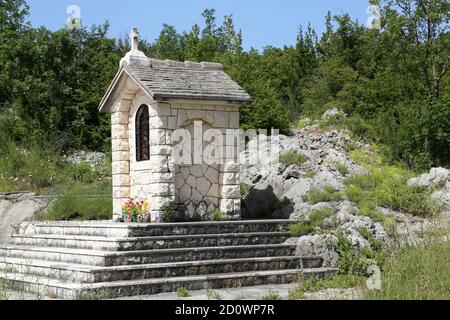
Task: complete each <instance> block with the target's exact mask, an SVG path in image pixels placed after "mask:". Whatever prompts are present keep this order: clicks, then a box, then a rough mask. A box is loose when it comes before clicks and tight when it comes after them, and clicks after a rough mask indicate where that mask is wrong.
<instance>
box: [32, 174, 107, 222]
mask: <svg viewBox="0 0 450 320" xmlns="http://www.w3.org/2000/svg"><path fill="white" fill-rule="evenodd" d="M55 191H56V192H55V196H56V198H55V199H54V200H53V201H52V203H51V204H50V207H49V209H48V210H47V212H45V213H44V214H42V215H41V216H40V218H41V219H42V220H51V221H67V220H69V221H70V220H77V221H83V220H110V219H111V217H112V187H111V182H110V181H103V182H96V183H95V184H92V185H84V184H81V183H78V182H71V183H69V184H66V185H61V186H59V187H58V188H57V189H56V190H55Z"/></svg>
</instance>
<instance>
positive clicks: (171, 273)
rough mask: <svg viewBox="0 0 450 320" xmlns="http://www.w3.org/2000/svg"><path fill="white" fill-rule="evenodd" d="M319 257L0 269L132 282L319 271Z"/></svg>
mask: <svg viewBox="0 0 450 320" xmlns="http://www.w3.org/2000/svg"><path fill="white" fill-rule="evenodd" d="M322 263H323V259H322V258H320V257H303V258H300V257H290V256H289V257H267V258H247V259H228V260H205V261H188V262H178V263H160V264H146V265H136V266H115V267H91V266H86V265H78V264H62V263H55V262H49V261H42V260H41V261H40V260H37V261H29V260H25V259H17V258H6V259H5V261H4V263H0V269H2V270H5V271H7V272H10V273H21V274H27V275H34V276H36V277H44V278H51V279H58V280H64V281H68V282H75V283H96V282H110V281H129V280H136V279H151V278H168V277H184V276H194V275H210V274H224V273H237V272H250V271H254V272H257V271H268V270H283V269H298V268H301V267H302V268H308V269H310V268H320V267H321V266H322Z"/></svg>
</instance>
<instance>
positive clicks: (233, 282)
mask: <svg viewBox="0 0 450 320" xmlns="http://www.w3.org/2000/svg"><path fill="white" fill-rule="evenodd" d="M336 272H337V270H335V269H331V268H313V269H304V270H303V271H300V270H298V269H289V270H270V271H258V272H253V271H252V272H237V273H228V274H214V275H196V276H188V277H173V278H162V279H144V280H133V281H113V282H103V283H94V284H76V283H69V282H63V281H59V280H54V279H49V278H38V277H35V276H29V275H23V274H16V273H6V274H5V276H4V278H5V281H6V283H7V285H8V286H9V287H10V288H12V289H16V290H23V291H26V292H40V293H41V294H46V295H50V296H54V297H59V298H62V299H92V298H93V297H103V298H106V299H107V298H115V297H127V296H139V295H153V294H157V293H165V292H174V291H176V290H177V289H178V288H186V289H188V290H191V291H193V290H202V289H221V288H239V287H249V286H258V285H266V284H283V283H293V282H296V281H298V278H299V275H302V277H303V278H305V279H307V278H309V277H318V278H325V277H328V276H331V275H333V274H335V273H336Z"/></svg>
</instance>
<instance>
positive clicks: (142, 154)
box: [136, 105, 150, 161]
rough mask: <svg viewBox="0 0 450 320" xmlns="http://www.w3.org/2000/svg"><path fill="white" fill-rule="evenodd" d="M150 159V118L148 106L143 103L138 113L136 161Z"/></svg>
mask: <svg viewBox="0 0 450 320" xmlns="http://www.w3.org/2000/svg"><path fill="white" fill-rule="evenodd" d="M148 160H150V118H149V112H148V106H146V105H142V106H140V107H139V110H138V112H137V114H136V161H148Z"/></svg>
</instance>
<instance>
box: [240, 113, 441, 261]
mask: <svg viewBox="0 0 450 320" xmlns="http://www.w3.org/2000/svg"><path fill="white" fill-rule="evenodd" d="M345 117H346V115H345V114H344V113H343V112H341V111H339V110H338V109H333V110H330V111H328V112H327V113H325V114H324V115H323V117H322V118H320V119H318V120H317V121H315V122H313V123H311V124H310V125H308V126H307V127H306V128H304V129H299V130H295V131H294V132H293V135H292V136H280V138H279V147H278V148H276V147H275V148H274V147H273V145H271V141H270V139H269V138H268V137H263V139H260V141H259V142H257V141H256V140H253V141H250V143H249V144H248V150H246V151H245V152H243V153H242V154H241V159H244V160H245V161H244V163H243V164H242V166H241V179H242V183H245V184H247V185H249V187H250V192H249V194H248V195H246V196H245V197H244V198H243V201H242V202H243V216H244V217H247V218H277V219H280V218H281V219H291V220H302V219H308V218H309V216H310V214H311V213H312V212H315V211H318V210H323V209H330V210H331V211H334V212H335V214H334V215H332V216H331V217H329V218H328V219H326V220H325V221H324V222H323V225H322V229H325V230H326V231H332V232H328V233H326V234H320V233H319V234H310V235H306V236H303V237H300V238H294V239H290V240H289V243H290V244H295V245H297V254H298V255H301V256H308V255H320V256H322V257H323V258H324V260H325V263H326V265H328V266H335V265H336V262H337V260H338V256H337V253H336V251H335V249H334V246H335V245H336V241H337V237H336V236H335V234H336V233H338V232H339V231H342V232H344V233H345V234H346V235H347V238H348V239H349V240H350V242H351V243H352V245H353V247H354V248H355V249H373V248H372V244H371V243H370V241H369V240H368V239H367V238H368V235H367V231H368V232H369V233H370V236H369V238H370V239H372V240H371V241H372V242H373V241H378V242H382V243H384V244H386V245H390V244H391V243H392V239H391V236H390V234H391V233H392V230H388V231H389V232H387V231H386V230H385V226H384V225H383V224H382V223H380V222H378V221H377V220H375V219H373V218H369V217H365V216H361V215H359V214H358V209H357V207H356V204H354V203H352V202H349V201H347V200H345V197H339V198H338V199H333V200H335V201H328V202H320V203H316V204H312V203H308V202H307V201H305V200H304V196H305V195H307V194H308V193H310V192H311V191H313V190H324V189H325V188H328V189H333V190H336V192H343V191H345V189H346V187H345V185H344V181H345V179H346V178H348V177H350V176H354V175H360V174H364V173H366V170H365V169H364V168H363V167H361V166H359V165H358V164H357V163H355V162H354V161H352V159H350V157H349V154H348V150H350V149H359V150H370V145H368V144H365V143H364V142H363V141H354V140H352V138H351V136H350V132H349V131H347V130H337V129H329V130H326V129H323V128H322V127H325V126H324V125H323V124H324V123H332V122H333V121H335V120H336V119H337V120H339V119H344V118H345ZM331 127H332V126H331ZM267 140H269V141H267ZM261 141H262V143H261ZM256 145H258V146H259V152H261V151H262V152H266V156H265V157H261V156H260V154H258V152H255V151H254V150H252V148H255V146H256ZM288 152H292V153H295V154H301V155H303V156H304V157H303V158H304V159H306V161H304V162H303V163H301V164H300V163H297V164H292V165H286V164H283V163H279V162H277V161H276V160H277V159H278V158H279V156H280V155H283V154H285V153H288ZM449 177H450V170H447V169H443V168H436V169H433V170H431V172H430V173H429V174H426V175H423V176H420V177H417V178H414V179H411V180H410V181H409V182H408V184H409V185H418V186H424V187H430V188H431V187H433V188H435V190H436V191H435V192H434V193H433V198H434V199H435V200H436V201H437V202H438V203H439V205H440V212H441V213H442V214H449V208H450V181H449ZM377 210H378V211H379V212H381V213H382V214H383V215H384V217H385V218H386V219H389V221H390V222H391V227H392V225H393V228H394V229H395V233H396V235H398V236H400V238H401V239H400V242H401V243H404V244H415V243H417V242H418V237H417V235H418V234H420V233H421V232H422V231H423V230H424V228H425V227H426V226H427V223H428V221H427V220H426V219H424V218H420V217H414V216H412V215H410V214H404V213H401V212H395V211H392V210H389V209H386V208H377ZM363 231H364V232H363ZM361 233H363V234H364V236H363V235H361Z"/></svg>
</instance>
